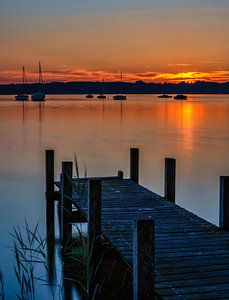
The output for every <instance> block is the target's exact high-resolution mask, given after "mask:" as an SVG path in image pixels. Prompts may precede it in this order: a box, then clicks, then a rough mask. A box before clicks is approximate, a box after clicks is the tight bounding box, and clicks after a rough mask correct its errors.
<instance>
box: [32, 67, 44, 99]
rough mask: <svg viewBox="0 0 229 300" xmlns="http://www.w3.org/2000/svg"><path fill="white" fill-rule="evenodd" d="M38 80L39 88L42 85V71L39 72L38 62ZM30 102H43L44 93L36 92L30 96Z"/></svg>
mask: <svg viewBox="0 0 229 300" xmlns="http://www.w3.org/2000/svg"><path fill="white" fill-rule="evenodd" d="M38 73H39V78H38V83H39V86H40V87H41V86H42V84H43V78H42V71H41V63H40V61H39V71H38ZM31 99H32V101H45V93H44V92H43V91H39V92H36V93H34V94H32V95H31Z"/></svg>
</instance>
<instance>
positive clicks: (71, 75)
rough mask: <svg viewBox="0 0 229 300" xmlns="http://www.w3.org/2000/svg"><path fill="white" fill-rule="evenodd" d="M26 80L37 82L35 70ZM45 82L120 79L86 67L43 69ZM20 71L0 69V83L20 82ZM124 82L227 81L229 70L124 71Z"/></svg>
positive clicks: (108, 73)
mask: <svg viewBox="0 0 229 300" xmlns="http://www.w3.org/2000/svg"><path fill="white" fill-rule="evenodd" d="M26 74H27V82H28V83H34V82H37V78H38V75H37V72H36V71H34V70H33V71H31V70H27V71H26ZM43 77H44V81H45V82H59V81H61V82H70V81H102V80H103V79H104V81H106V82H110V81H120V80H121V78H120V72H112V71H103V70H95V71H94V70H86V69H70V68H63V69H62V70H43ZM21 78H22V73H21V71H15V70H13V71H12V70H8V71H7V70H5V71H1V70H0V84H14V83H21ZM122 80H123V81H124V82H135V81H138V80H142V81H144V82H147V83H149V82H154V83H164V82H167V83H179V82H188V83H194V82H196V81H212V82H229V71H211V72H194V71H187V72H174V73H169V72H168V73H164V72H154V71H147V72H125V73H123V75H122Z"/></svg>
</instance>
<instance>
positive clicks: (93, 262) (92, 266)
mask: <svg viewBox="0 0 229 300" xmlns="http://www.w3.org/2000/svg"><path fill="white" fill-rule="evenodd" d="M101 193H102V184H101V180H99V179H91V180H89V182H88V247H89V253H90V256H89V258H88V259H89V262H88V263H89V273H90V274H91V276H89V278H88V282H87V285H88V297H89V299H91V298H92V295H93V292H94V289H95V287H96V269H97V267H98V263H99V260H100V258H101V253H100V250H99V245H100V242H101V205H102V203H101V202H102V201H101Z"/></svg>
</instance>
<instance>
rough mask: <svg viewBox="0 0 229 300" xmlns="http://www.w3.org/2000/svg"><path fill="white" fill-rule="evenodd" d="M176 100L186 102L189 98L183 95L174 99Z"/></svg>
mask: <svg viewBox="0 0 229 300" xmlns="http://www.w3.org/2000/svg"><path fill="white" fill-rule="evenodd" d="M174 99H175V100H186V99H187V96H186V95H183V94H178V95H176V96H175V97H174Z"/></svg>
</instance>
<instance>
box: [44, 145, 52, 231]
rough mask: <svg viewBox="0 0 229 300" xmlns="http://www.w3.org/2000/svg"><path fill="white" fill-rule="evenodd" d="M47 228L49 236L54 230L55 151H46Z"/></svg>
mask: <svg viewBox="0 0 229 300" xmlns="http://www.w3.org/2000/svg"><path fill="white" fill-rule="evenodd" d="M45 183H46V227H47V236H48V235H49V234H52V233H53V230H54V200H53V194H54V150H46V151H45Z"/></svg>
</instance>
